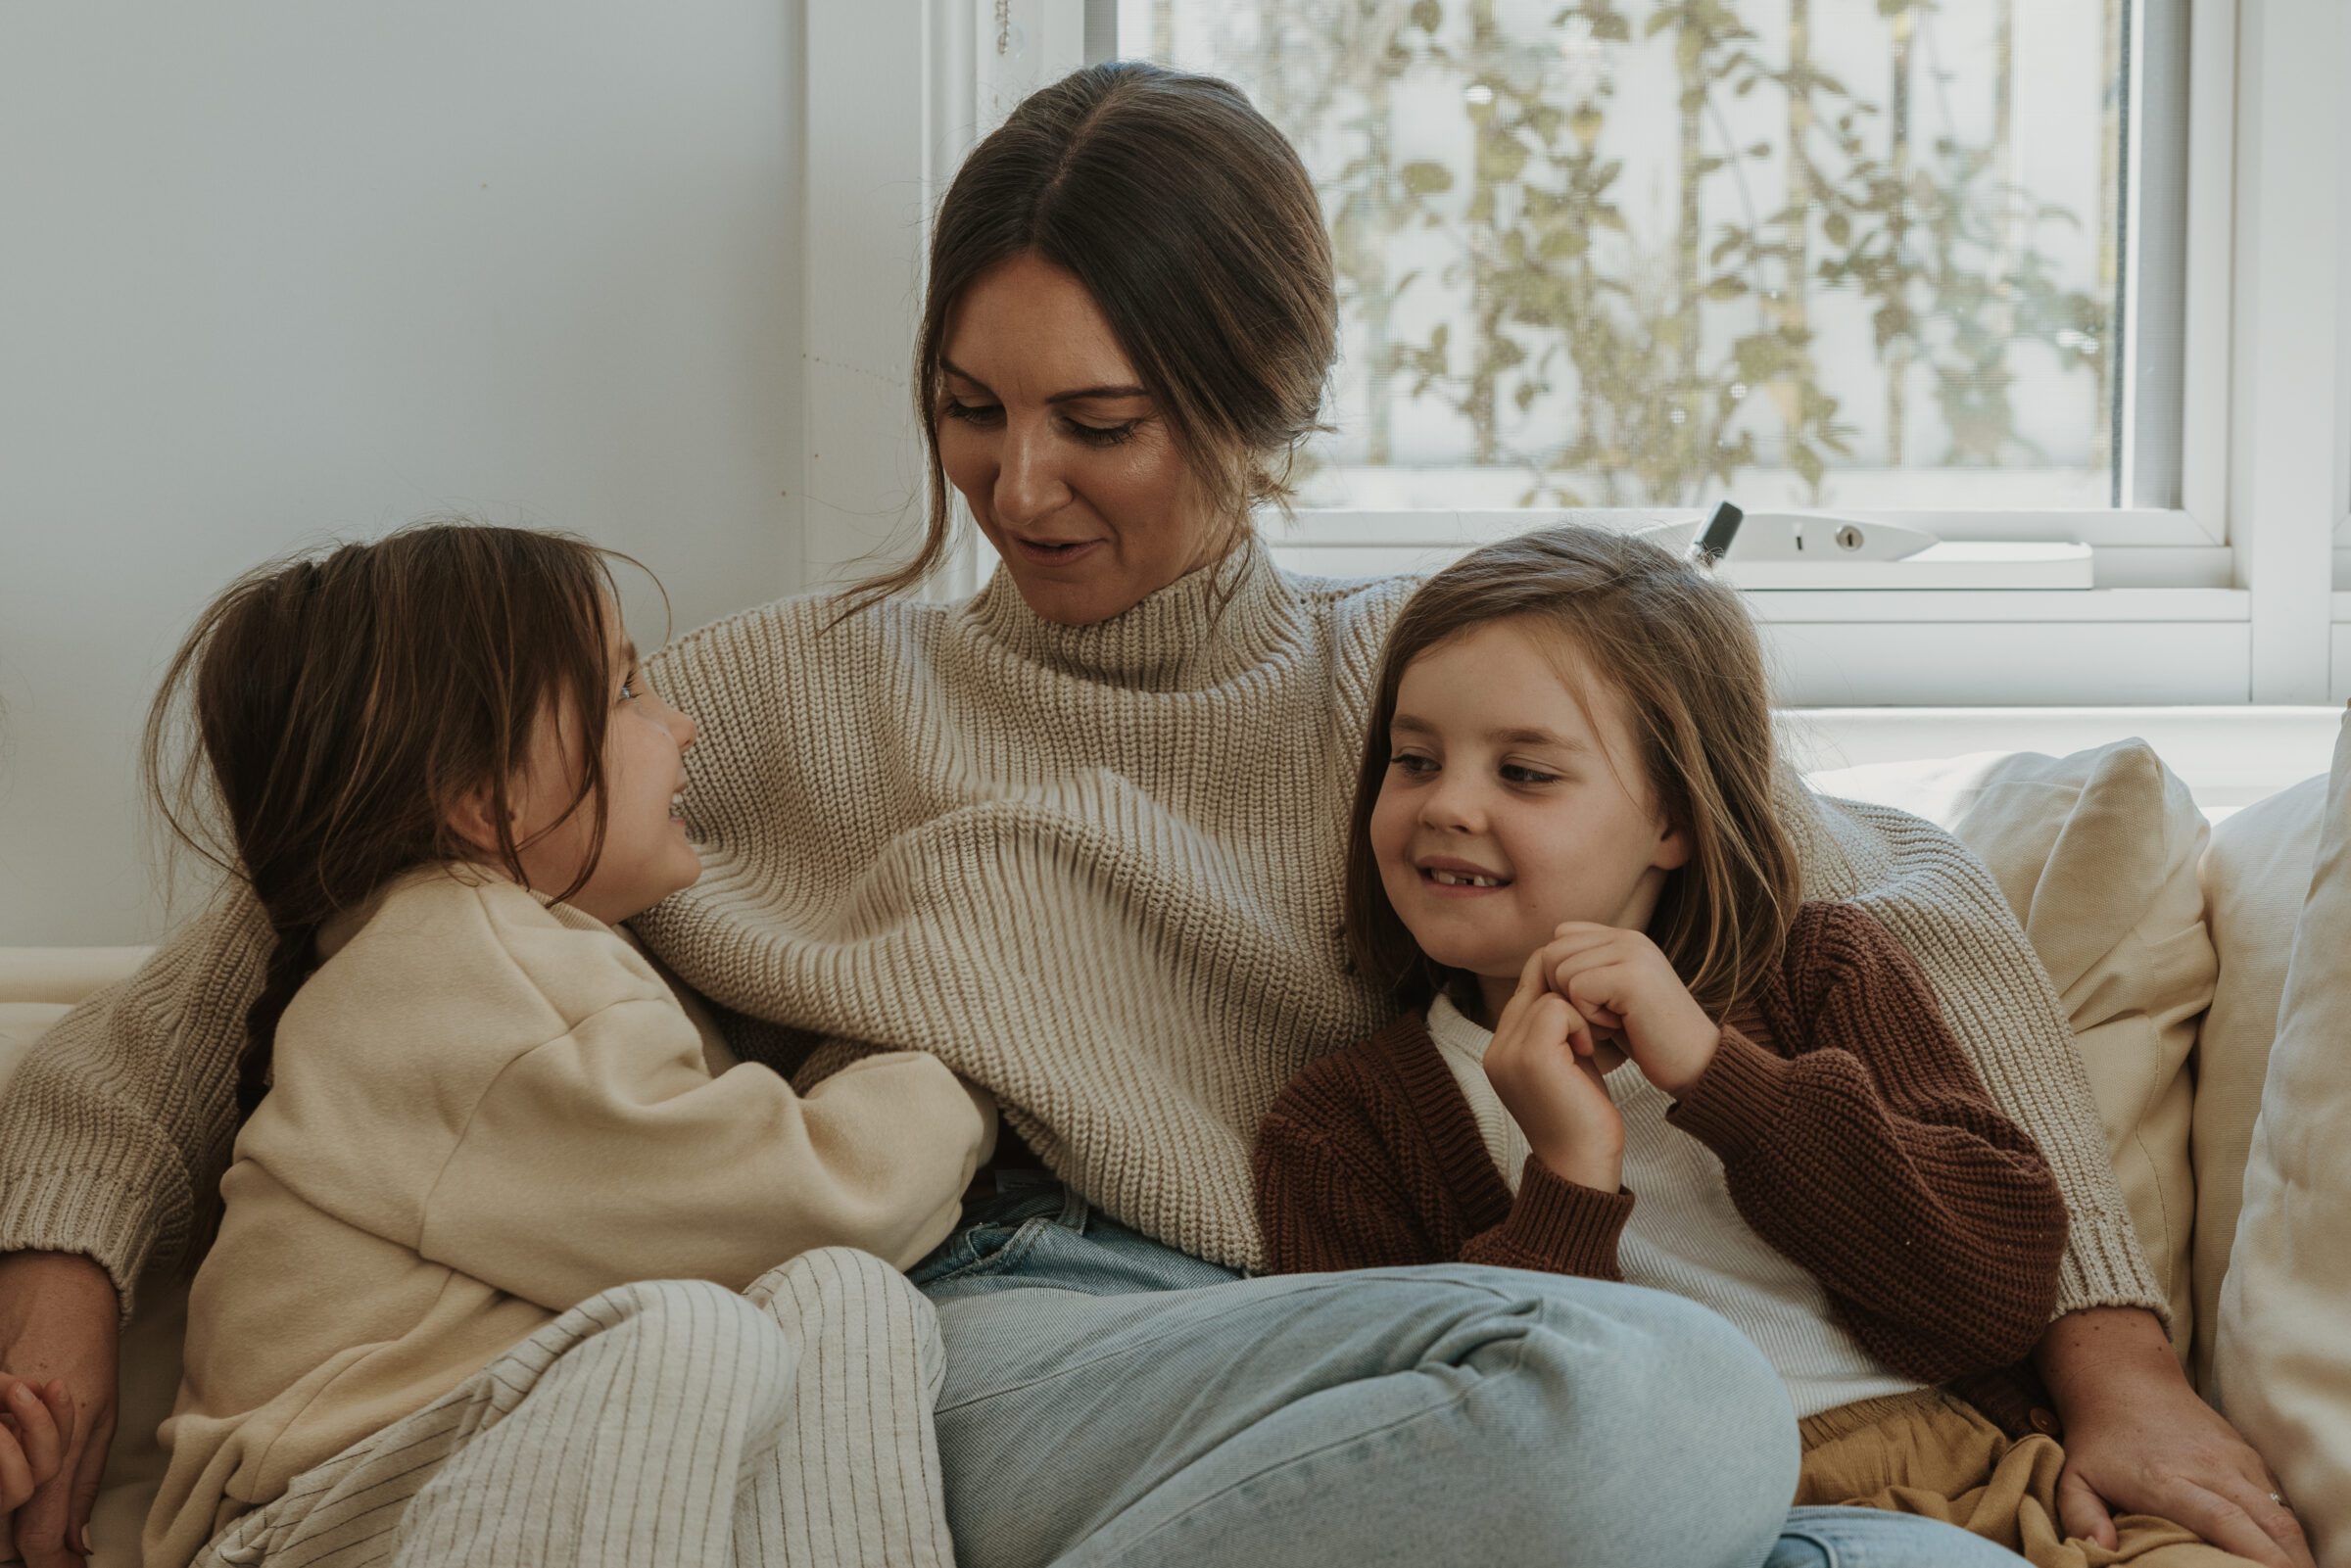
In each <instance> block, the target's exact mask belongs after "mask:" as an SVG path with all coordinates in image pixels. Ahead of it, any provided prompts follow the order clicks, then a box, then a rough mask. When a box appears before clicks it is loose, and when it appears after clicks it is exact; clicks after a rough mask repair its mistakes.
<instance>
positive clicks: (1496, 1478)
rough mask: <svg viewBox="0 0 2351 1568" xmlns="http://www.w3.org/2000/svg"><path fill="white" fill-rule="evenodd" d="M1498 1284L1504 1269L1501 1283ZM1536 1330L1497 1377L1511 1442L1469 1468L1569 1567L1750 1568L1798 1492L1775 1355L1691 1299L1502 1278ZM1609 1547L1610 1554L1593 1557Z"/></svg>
mask: <svg viewBox="0 0 2351 1568" xmlns="http://www.w3.org/2000/svg"><path fill="white" fill-rule="evenodd" d="M1489 1277H1490V1278H1491V1276H1489ZM1501 1277H1503V1278H1505V1279H1508V1280H1510V1281H1511V1282H1512V1283H1513V1284H1514V1286H1515V1289H1514V1290H1513V1292H1512V1296H1513V1297H1514V1299H1511V1300H1509V1301H1507V1302H1505V1303H1503V1304H1501V1305H1499V1306H1498V1307H1496V1308H1495V1310H1498V1311H1501V1312H1503V1313H1506V1314H1508V1315H1510V1316H1511V1317H1513V1318H1519V1319H1522V1320H1523V1323H1524V1330H1523V1333H1522V1335H1521V1336H1520V1338H1519V1339H1518V1341H1517V1343H1516V1345H1515V1346H1513V1347H1511V1351H1510V1353H1509V1356H1508V1359H1506V1360H1498V1361H1497V1362H1496V1363H1495V1375H1494V1376H1493V1378H1492V1379H1491V1381H1492V1383H1493V1385H1494V1387H1495V1389H1496V1391H1497V1395H1498V1399H1499V1401H1500V1402H1501V1403H1502V1404H1503V1405H1504V1406H1505V1413H1504V1415H1503V1418H1502V1419H1501V1420H1500V1421H1499V1422H1498V1423H1497V1426H1498V1429H1499V1430H1498V1433H1497V1435H1498V1437H1500V1439H1501V1441H1502V1442H1503V1444H1505V1445H1506V1446H1508V1447H1510V1448H1511V1449H1513V1450H1514V1451H1513V1452H1512V1454H1511V1457H1510V1458H1509V1459H1508V1460H1507V1461H1503V1462H1496V1461H1497V1460H1500V1458H1501V1456H1500V1455H1499V1454H1495V1455H1489V1456H1487V1458H1486V1460H1485V1461H1484V1462H1477V1461H1472V1462H1471V1465H1470V1466H1469V1467H1470V1468H1473V1469H1474V1470H1476V1471H1479V1472H1482V1473H1483V1474H1484V1475H1485V1476H1486V1477H1489V1478H1490V1479H1488V1480H1485V1481H1482V1482H1480V1483H1477V1484H1476V1485H1477V1490H1478V1491H1480V1492H1481V1493H1482V1494H1486V1495H1487V1500H1486V1503H1485V1505H1486V1506H1489V1507H1494V1508H1497V1509H1499V1510H1502V1511H1504V1512H1506V1513H1511V1514H1517V1515H1521V1516H1523V1517H1522V1529H1523V1531H1524V1534H1523V1536H1522V1537H1521V1539H1526V1540H1530V1541H1544V1542H1550V1543H1552V1544H1555V1545H1571V1546H1575V1547H1576V1548H1577V1550H1578V1551H1580V1552H1581V1553H1583V1555H1573V1556H1572V1560H1577V1561H1586V1560H1589V1561H1595V1562H1597V1561H1602V1560H1607V1561H1610V1562H1615V1561H1623V1562H1628V1563H1630V1562H1650V1563H1658V1562H1670V1563H1674V1564H1677V1565H1686V1568H1709V1565H1714V1564H1719V1565H1722V1568H1753V1565H1754V1564H1756V1563H1758V1562H1760V1561H1761V1560H1762V1558H1763V1554H1764V1552H1765V1551H1766V1550H1767V1549H1768V1548H1769V1546H1770V1544H1771V1543H1772V1541H1773V1540H1774V1538H1775V1537H1776V1536H1777V1535H1778V1533H1779V1529H1780V1525H1781V1523H1782V1521H1783V1520H1784V1519H1785V1517H1786V1515H1787V1512H1788V1505H1789V1501H1790V1499H1791V1498H1792V1497H1794V1496H1795V1494H1796V1480H1797V1468H1798V1463H1799V1452H1798V1445H1797V1436H1796V1419H1795V1412H1794V1410H1793V1408H1792V1407H1791V1405H1790V1403H1789V1401H1788V1395H1787V1391H1786V1389H1785V1387H1784V1386H1783V1385H1782V1384H1781V1382H1780V1380H1779V1377H1778V1375H1777V1374H1776V1373H1774V1372H1773V1371H1772V1369H1771V1366H1770V1363H1769V1362H1767V1361H1765V1360H1764V1358H1763V1356H1762V1354H1761V1353H1760V1352H1759V1351H1757V1350H1756V1349H1755V1348H1754V1346H1753V1345H1752V1344H1751V1342H1750V1341H1749V1340H1748V1339H1747V1337H1746V1336H1745V1335H1743V1334H1741V1333H1740V1332H1739V1331H1738V1330H1737V1329H1735V1328H1733V1327H1732V1326H1731V1325H1730V1324H1729V1323H1728V1322H1726V1321H1725V1320H1724V1319H1723V1318H1721V1317H1720V1316H1718V1315H1716V1314H1715V1313H1713V1312H1711V1311H1708V1310H1706V1309H1705V1308H1704V1307H1698V1306H1696V1305H1694V1304H1692V1303H1690V1302H1687V1301H1684V1300H1682V1299H1681V1298H1679V1297H1675V1296H1667V1295H1664V1294H1661V1293H1659V1292H1655V1291H1646V1290H1639V1289H1636V1288H1634V1287H1631V1286H1613V1287H1610V1286H1604V1285H1598V1284H1596V1282H1592V1281H1580V1280H1579V1281H1553V1280H1551V1279H1550V1278H1549V1276H1543V1275H1532V1274H1505V1275H1503V1276H1501ZM1601 1542H1606V1543H1607V1545H1606V1546H1605V1548H1598V1550H1597V1553H1596V1551H1595V1548H1596V1547H1597V1544H1598V1543H1601Z"/></svg>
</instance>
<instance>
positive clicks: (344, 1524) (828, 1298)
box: [196, 1247, 954, 1568]
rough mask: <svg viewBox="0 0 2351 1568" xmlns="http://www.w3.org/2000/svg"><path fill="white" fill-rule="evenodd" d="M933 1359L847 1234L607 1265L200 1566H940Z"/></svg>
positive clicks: (920, 1320) (931, 1329)
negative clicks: (714, 1264) (552, 1315)
mask: <svg viewBox="0 0 2351 1568" xmlns="http://www.w3.org/2000/svg"><path fill="white" fill-rule="evenodd" d="M944 1375H945V1361H944V1355H943V1353H942V1351H941V1349H940V1345H939V1337H938V1325H937V1319H936V1316H935V1315H934V1313H933V1311H932V1307H931V1304H930V1303H929V1302H928V1301H926V1300H925V1299H924V1298H923V1296H922V1294H921V1293H920V1292H919V1291H917V1290H915V1288H914V1287H913V1286H912V1285H910V1284H908V1283H907V1280H906V1277H905V1276H904V1275H903V1274H901V1273H899V1272H898V1271H897V1270H896V1269H893V1268H891V1267H889V1265H888V1264H887V1263H885V1262H883V1261H882V1260H881V1259H877V1258H873V1257H871V1256H869V1255H867V1254H865V1253H861V1252H856V1251H853V1250H851V1249H849V1248H845V1247H827V1248H822V1249H819V1250H818V1251H815V1252H811V1253H805V1254H802V1255H801V1256H800V1257H797V1258H794V1259H792V1260H791V1261H790V1262H788V1263H785V1264H783V1265H782V1266H780V1267H777V1268H774V1269H770V1270H769V1271H768V1272H767V1273H765V1274H763V1275H761V1276H760V1277H759V1279H758V1280H757V1281H755V1282H754V1283H753V1284H752V1285H751V1287H750V1289H749V1290H748V1291H746V1292H744V1294H743V1295H740V1296H739V1295H736V1294H735V1293H734V1292H732V1291H729V1290H726V1289H725V1288H723V1287H721V1286H718V1285H713V1284H710V1283H708V1282H706V1281H700V1280H654V1281H648V1282H643V1283H639V1284H631V1285H623V1286H620V1287H618V1288H616V1289H613V1290H608V1291H605V1292H603V1293H602V1294H601V1295H598V1296H594V1297H591V1298H589V1299H588V1300H587V1301H585V1302H582V1303H581V1304H580V1305H579V1306H577V1307H573V1308H572V1309H571V1310H569V1311H567V1312H565V1313H563V1314H562V1315H561V1316H560V1317H557V1318H556V1319H555V1320H554V1321H553V1322H551V1323H549V1324H548V1325H547V1326H546V1327H545V1328H542V1329H540V1330H539V1331H538V1332H537V1333H536V1334H533V1335H532V1336H531V1337H530V1338H529V1339H527V1340H524V1341H523V1342H522V1343H521V1344H520V1345H517V1346H515V1347H514V1349H512V1350H510V1351H508V1352H506V1353H505V1354H504V1355H502V1356H500V1357H499V1358H498V1359H497V1360H495V1361H493V1362H491V1363H490V1364H489V1365H488V1366H485V1367H484V1368H482V1370H481V1371H479V1372H477V1373H475V1374H474V1375H473V1376H472V1377H470V1378H468V1379H466V1380H465V1382H463V1383H462V1384H460V1385H458V1386H457V1387H456V1389H454V1390H452V1391H451V1392H450V1393H449V1394H447V1395H446V1396H444V1397H443V1398H441V1399H439V1400H436V1401H435V1402H433V1403H431V1404H429V1405H427V1406H425V1408H423V1409H421V1410H419V1411H417V1412H416V1413H415V1414H414V1415H411V1416H408V1418H406V1419H405V1420H401V1421H398V1422H395V1423H393V1424H392V1425H391V1426H388V1427H386V1428H385V1429H384V1430H383V1431H381V1432H379V1433H377V1434H376V1435H375V1436H374V1437H372V1438H370V1439H368V1440H366V1441H365V1442H363V1443H360V1444H356V1445H354V1446H353V1447H352V1448H349V1449H345V1450H344V1451H343V1452H341V1453H339V1454H337V1455H335V1456H334V1457H333V1458H331V1459H328V1460H327V1461H325V1462H324V1463H322V1464H320V1465H317V1466H315V1467H314V1468H312V1469H310V1470H307V1471H305V1472H304V1473H303V1474H302V1475H300V1476H297V1477H296V1478H295V1480H294V1481H293V1483H292V1484H291V1485H290V1486H289V1487H288V1488H287V1490H286V1494H285V1496H283V1497H279V1498H277V1499H276V1500H275V1501H273V1502H270V1503H268V1504H266V1505H265V1506H264V1507H262V1508H259V1509H256V1510H255V1511H254V1512H252V1513H249V1514H246V1515H245V1516H244V1517H242V1518H240V1519H238V1520H237V1521H236V1522H235V1523H234V1524H232V1525H230V1526H229V1527H228V1528H227V1529H226V1530H224V1531H222V1532H221V1534H220V1535H219V1536H218V1537H216V1539H215V1540H214V1541H213V1542H212V1544H210V1545H208V1546H207V1547H206V1548H205V1550H204V1551H203V1553H202V1554H200V1555H199V1556H198V1557H197V1559H196V1562H197V1568H254V1565H264V1568H374V1565H378V1564H389V1565H393V1568H425V1565H428V1564H429V1565H433V1568H440V1565H443V1564H448V1563H465V1564H468V1565H480V1568H540V1565H549V1568H552V1565H557V1564H562V1565H569V1564H581V1565H594V1564H606V1563H609V1564H614V1565H618V1564H624V1563H625V1564H630V1565H632V1568H642V1565H645V1564H654V1563H660V1564H667V1563H681V1564H683V1563H692V1564H703V1563H708V1564H731V1563H738V1562H740V1563H746V1564H754V1563H755V1564H792V1565H800V1564H808V1565H825V1568H832V1565H840V1568H852V1565H857V1568H862V1565H868V1564H871V1565H874V1568H883V1565H888V1568H901V1565H906V1568H951V1565H952V1563H953V1561H954V1553H953V1548H952V1546H951V1545H950V1544H949V1542H948V1538H947V1527H946V1512H945V1505H944V1497H943V1492H942V1483H941V1475H940V1470H939V1463H938V1446H937V1442H936V1437H935V1435H934V1433H933V1429H932V1410H933V1407H934V1405H935V1404H936V1401H937V1398H938V1390H939V1385H940V1382H941V1380H942V1379H943V1377H944Z"/></svg>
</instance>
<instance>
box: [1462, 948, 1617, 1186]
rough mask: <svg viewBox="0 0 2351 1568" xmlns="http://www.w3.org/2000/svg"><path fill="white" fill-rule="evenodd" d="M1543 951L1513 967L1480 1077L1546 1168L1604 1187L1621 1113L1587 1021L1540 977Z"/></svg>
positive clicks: (1613, 1173) (1613, 1182)
mask: <svg viewBox="0 0 2351 1568" xmlns="http://www.w3.org/2000/svg"><path fill="white" fill-rule="evenodd" d="M1550 952H1551V949H1549V948H1544V949H1542V950H1541V951H1539V952H1536V953H1535V954H1533V955H1532V956H1531V957H1529V958H1528V959H1527V961H1526V968H1525V969H1524V970H1523V971H1521V972H1520V973H1519V975H1518V989H1517V990H1516V991H1514V992H1512V993H1511V999H1510V1001H1509V1002H1508V1003H1506V1004H1505V1005H1504V1007H1503V1010H1502V1017H1501V1019H1500V1020H1499V1021H1497V1022H1496V1023H1495V1025H1494V1041H1493V1043H1492V1044H1491V1045H1489V1046H1487V1047H1486V1079H1487V1081H1488V1082H1490V1083H1492V1084H1493V1085H1494V1092H1495V1093H1496V1094H1498V1095H1500V1096H1501V1097H1502V1104H1503V1108H1504V1109H1505V1110H1507V1111H1509V1112H1510V1114H1511V1117H1512V1118H1513V1119H1514V1120H1516V1121H1517V1123H1518V1126H1519V1128H1520V1130H1522V1131H1523V1132H1524V1133H1525V1134H1526V1142H1527V1147H1528V1148H1530V1149H1532V1150H1533V1151H1534V1152H1535V1158H1536V1159H1537V1160H1540V1161H1542V1162H1543V1164H1544V1165H1545V1166H1547V1167H1548V1168H1549V1169H1550V1171H1551V1173H1552V1174H1553V1175H1555V1176H1558V1177H1559V1179H1560V1180H1562V1181H1572V1182H1574V1183H1576V1184H1577V1185H1578V1186H1582V1187H1590V1188H1592V1189H1594V1190H1595V1191H1598V1192H1607V1193H1612V1192H1615V1191H1616V1190H1617V1189H1618V1188H1619V1187H1620V1186H1622V1185H1623V1178H1624V1118H1623V1117H1620V1116H1618V1115H1617V1114H1616V1106H1615V1103H1614V1102H1613V1101H1611V1100H1610V1099H1609V1098H1608V1090H1607V1085H1606V1084H1604V1083H1602V1082H1601V1080H1600V1070H1599V1069H1598V1068H1597V1067H1596V1066H1595V1065H1594V1064H1593V1061H1592V1051H1593V1046H1592V1030H1591V1028H1590V1026H1589V1025H1588V1024H1587V1023H1586V1022H1584V1019H1583V1018H1582V1016H1581V1015H1579V1014H1578V1013H1577V1012H1576V1010H1575V1009H1574V1008H1572V1007H1570V1006H1569V1005H1568V1004H1567V1001H1566V999H1565V998H1563V997H1561V996H1559V994H1558V993H1556V992H1554V991H1553V990H1552V989H1551V988H1550V986H1549V985H1548V984H1547V983H1546V982H1545V977H1544V976H1545V974H1546V970H1547V967H1546V964H1545V959H1546V958H1547V957H1548V956H1549V954H1550Z"/></svg>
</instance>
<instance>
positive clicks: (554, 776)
mask: <svg viewBox="0 0 2351 1568" xmlns="http://www.w3.org/2000/svg"><path fill="white" fill-rule="evenodd" d="M605 663H606V666H607V667H608V668H609V669H610V670H611V671H612V675H611V683H610V685H611V689H609V690H607V691H604V692H602V693H601V694H600V700H601V701H603V702H604V703H605V704H606V705H607V708H608V711H607V713H606V715H605V720H604V757H603V761H604V784H603V795H604V800H605V802H606V812H605V821H604V842H603V848H602V852H601V853H600V855H599V856H598V857H597V860H596V870H595V873H594V874H593V875H592V876H591V877H590V878H589V879H588V881H587V883H586V884H585V885H584V886H582V887H581V888H580V889H579V890H578V891H577V892H575V893H573V894H572V895H571V897H570V899H569V900H568V902H569V903H570V904H571V905H572V906H573V907H574V908H576V909H579V910H582V911H585V912H586V913H588V914H590V915H594V916H595V917H596V918H597V919H598V920H600V921H602V922H604V923H605V924H606V925H618V924H619V923H620V922H622V921H624V920H627V919H628V918H630V917H631V916H633V915H640V914H643V913H644V912H645V911H647V910H648V909H650V908H652V907H653V906H654V905H655V904H657V903H659V902H660V901H661V900H662V899H664V898H667V897H668V896H669V895H670V894H672V893H674V892H676V891H678V890H679V889H680V888H683V887H689V886H692V885H693V884H694V881H695V879H696V878H698V877H700V876H701V874H702V862H701V857H700V856H699V855H698V854H697V853H696V851H695V847H694V845H693V844H692V843H691V842H689V841H688V840H687V837H686V824H685V822H684V820H683V818H682V817H680V816H679V815H677V814H676V813H675V812H674V811H673V809H672V804H671V803H672V801H673V800H674V798H675V797H676V796H677V794H678V792H679V791H680V790H682V789H684V788H685V787H686V764H685V753H686V750H687V748H688V747H690V746H692V745H693V744H694V737H695V724H694V720H692V719H691V718H689V717H687V716H686V715H685V714H683V713H680V712H679V711H678V710H677V709H675V708H673V707H671V706H670V705H669V704H668V703H667V702H665V701H663V700H662V699H661V697H660V695H659V694H658V693H657V692H655V691H654V690H653V689H652V688H651V687H650V686H648V684H647V682H646V678H645V670H644V669H643V667H642V666H641V665H640V664H639V662H638V656H637V647H636V644H635V643H634V642H632V641H629V638H628V635H627V633H626V632H625V631H624V630H623V629H622V627H621V624H620V618H619V616H618V615H617V614H616V613H612V612H611V610H610V608H609V606H607V611H606V624H605ZM580 776H581V759H580V754H579V736H578V725H577V724H576V723H569V722H567V723H565V724H563V725H561V726H557V725H555V724H552V723H550V722H548V720H547V719H546V718H542V719H541V721H540V723H539V725H538V727H537V729H536V731H535V732H534V733H533V735H532V737H531V754H530V761H529V764H528V766H527V767H526V769H525V770H524V773H523V776H522V777H521V778H520V779H518V780H517V781H516V782H515V784H514V785H513V793H512V795H511V796H510V797H509V803H510V805H511V806H512V809H513V812H514V825H513V832H514V839H515V842H516V843H517V844H518V845H521V846H523V847H522V848H521V850H520V858H521V861H522V868H523V871H524V873H525V874H526V875H527V876H528V878H529V882H530V885H531V886H532V887H534V888H537V889H538V890H540V891H541V892H546V893H559V892H561V891H562V890H563V889H564V888H566V887H569V886H570V885H571V884H572V883H573V882H574V881H575V880H577V879H578V878H579V875H580V870H581V868H582V867H584V866H586V865H587V864H588V856H589V850H590V847H591V842H592V840H593V838H594V835H595V831H596V802H595V799H594V798H593V797H591V798H590V799H588V800H586V801H583V802H582V803H581V805H580V807H579V809H578V810H577V811H574V812H572V813H571V815H570V816H569V817H568V818H564V817H562V813H563V810H564V808H565V807H566V806H568V805H569V804H570V803H571V798H572V795H573V794H574V792H575V791H576V790H577V789H578V787H579V779H580ZM477 809H479V808H478V807H477ZM558 819H561V820H559V821H558ZM542 833H544V834H545V836H544V837H537V835H539V834H542ZM469 836H471V837H473V838H474V839H475V841H476V842H477V843H483V844H485V845H486V844H489V843H494V842H495V841H496V840H495V838H494V837H493V836H491V835H490V830H489V828H488V823H487V819H486V817H485V819H484V820H483V822H482V823H481V824H480V825H479V826H478V827H475V828H473V829H471V830H470V832H469ZM534 837H537V841H536V842H531V841H530V840H532V839H533V838H534Z"/></svg>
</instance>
